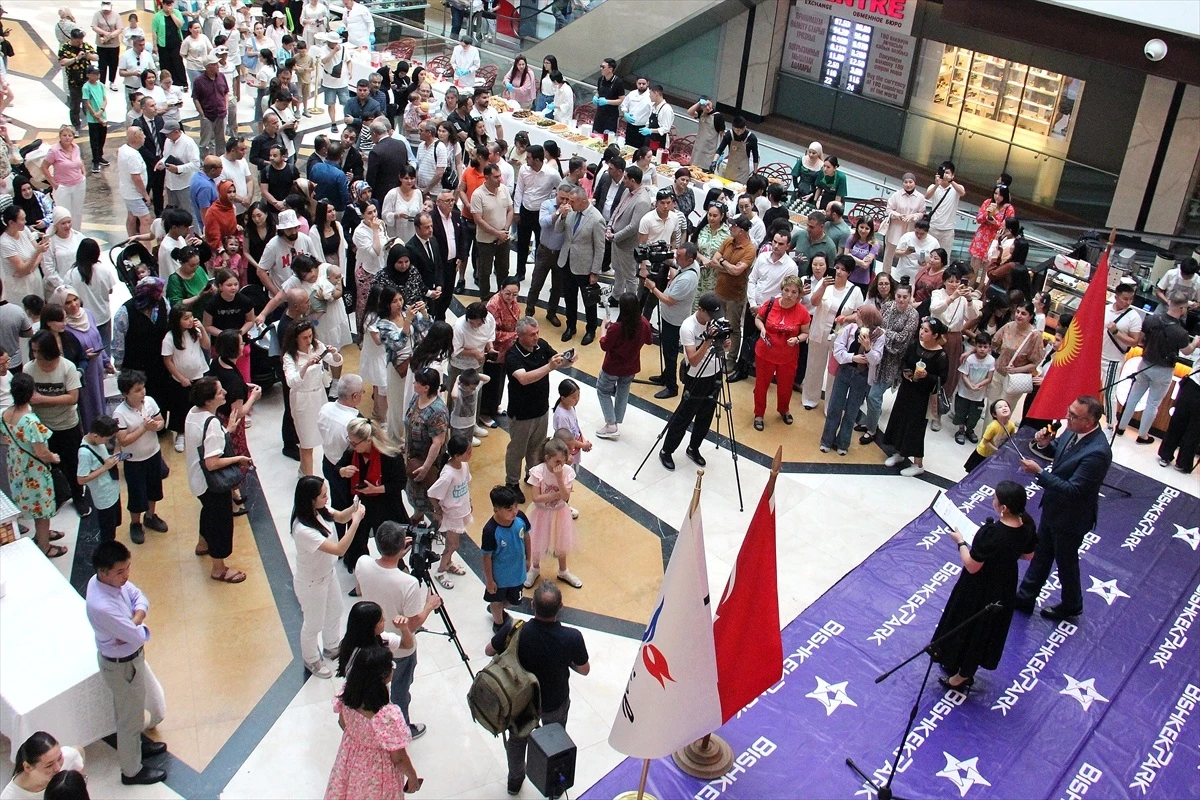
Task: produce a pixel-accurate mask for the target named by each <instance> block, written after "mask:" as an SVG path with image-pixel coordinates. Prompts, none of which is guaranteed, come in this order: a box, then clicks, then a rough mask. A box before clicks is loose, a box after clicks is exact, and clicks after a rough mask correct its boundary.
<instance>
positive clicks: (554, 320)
mask: <svg viewBox="0 0 1200 800" xmlns="http://www.w3.org/2000/svg"><path fill="white" fill-rule="evenodd" d="M529 316H531V317H532V316H533V315H532V314H530V315H529ZM546 322H549V323H550V324H551V325H553V326H554V327H556V328H558V327H561V326H562V320H561V319H559V318H558V314H547V315H546Z"/></svg>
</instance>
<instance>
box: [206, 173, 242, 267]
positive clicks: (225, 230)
mask: <svg viewBox="0 0 1200 800" xmlns="http://www.w3.org/2000/svg"><path fill="white" fill-rule="evenodd" d="M233 189H234V186H233V181H221V182H220V183H218V184H217V199H216V200H215V201H213V204H212V205H210V206H209V207H208V210H207V211H205V212H204V239H205V241H207V242H208V246H209V247H210V248H212V251H213V252H214V253H215V252H217V251H218V250H220V249H221V242H222V240H223V239H224V237H225V236H226V235H228V234H231V233H236V232H237V212H236V211H235V210H234V208H233V199H232V195H233Z"/></svg>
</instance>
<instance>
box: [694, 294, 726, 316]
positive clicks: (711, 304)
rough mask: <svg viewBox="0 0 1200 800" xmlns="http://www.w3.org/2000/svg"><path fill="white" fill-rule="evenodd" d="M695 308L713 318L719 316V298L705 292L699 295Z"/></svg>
mask: <svg viewBox="0 0 1200 800" xmlns="http://www.w3.org/2000/svg"><path fill="white" fill-rule="evenodd" d="M697 306H698V307H700V308H703V309H704V310H705V311H706V312H708V313H709V314H712V315H714V316H720V314H721V298H719V297H717V295H716V294H715V293H714V292H705V293H704V294H702V295H700V300H699V301H698V302H697Z"/></svg>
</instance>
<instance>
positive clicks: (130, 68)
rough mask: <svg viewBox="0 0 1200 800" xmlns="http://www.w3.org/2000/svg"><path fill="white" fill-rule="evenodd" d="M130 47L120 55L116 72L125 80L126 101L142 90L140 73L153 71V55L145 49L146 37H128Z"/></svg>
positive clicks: (136, 34)
mask: <svg viewBox="0 0 1200 800" xmlns="http://www.w3.org/2000/svg"><path fill="white" fill-rule="evenodd" d="M130 43H131V47H130V48H129V49H128V50H126V51H125V52H124V53H122V54H121V60H120V62H119V63H118V64H117V72H118V73H119V74H120V76H121V77H122V78H124V79H125V93H126V99H128V97H129V95H132V94H133V93H134V92H136V91H138V90H140V89H141V88H142V73H143V72H145V71H146V70H148V69H154V54H153V53H151V52H150V50H149V49H148V48H147V47H146V37H144V36H142V35H141V34H140V33H135V34H133V36H131V37H130Z"/></svg>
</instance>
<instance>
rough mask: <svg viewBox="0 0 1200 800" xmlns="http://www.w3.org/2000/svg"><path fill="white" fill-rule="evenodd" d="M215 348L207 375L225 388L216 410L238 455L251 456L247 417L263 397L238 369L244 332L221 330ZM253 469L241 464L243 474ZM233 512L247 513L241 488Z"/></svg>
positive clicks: (236, 491)
mask: <svg viewBox="0 0 1200 800" xmlns="http://www.w3.org/2000/svg"><path fill="white" fill-rule="evenodd" d="M213 351H214V353H215V355H216V358H214V359H213V361H212V363H211V364H210V365H209V367H208V374H209V375H211V376H212V377H214V378H216V379H217V380H218V381H220V382H221V386H222V387H224V389H225V402H224V403H222V404H221V407H220V408H218V409H217V411H216V414H217V419H219V420H221V424H222V425H223V426H225V430H226V431H228V432H229V438H230V440H232V442H233V454H234V455H235V456H249V455H250V445H249V443H248V442H247V441H246V418H247V417H249V416H250V409H252V408H253V407H254V404H255V403H256V402H257V401H258V400H259V398H261V397H262V387H261V386H258V385H257V384H253V383H247V382H246V380H245V379H244V378H243V377H242V373H241V370H239V369H238V366H237V362H238V358H239V357H240V356H241V354H242V334H241V333H240V332H238V331H237V330H236V329H232V328H231V329H227V330H223V331H221V332H220V333H219V334H218V335H217V337H216V339H214V340H213ZM249 471H250V465H249V464H243V465H242V474H243V475H245V474H246V473H247V472H249ZM233 504H234V506H236V508H235V509H234V511H233V515H234V516H235V517H240V516H242V515H243V514H245V513H246V500H245V498H244V497H243V495H242V491H241V487H240V486H239V487H236V488H235V489H234V490H233Z"/></svg>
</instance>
